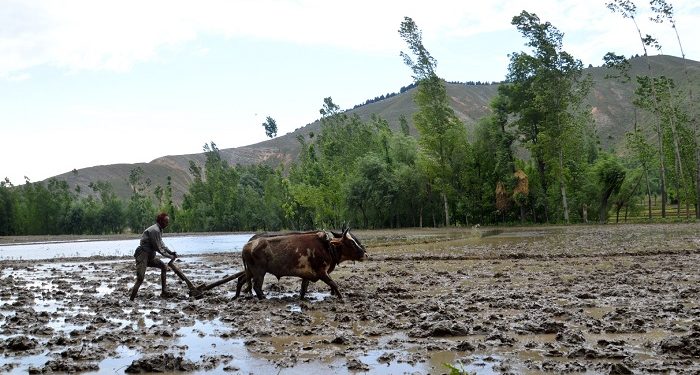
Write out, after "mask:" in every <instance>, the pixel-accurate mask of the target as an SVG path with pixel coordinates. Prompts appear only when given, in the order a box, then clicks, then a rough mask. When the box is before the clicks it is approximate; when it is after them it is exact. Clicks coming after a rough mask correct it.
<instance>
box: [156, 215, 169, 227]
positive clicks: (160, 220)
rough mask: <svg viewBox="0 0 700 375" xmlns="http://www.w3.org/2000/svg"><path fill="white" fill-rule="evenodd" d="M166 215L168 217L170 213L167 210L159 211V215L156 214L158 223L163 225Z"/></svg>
mask: <svg viewBox="0 0 700 375" xmlns="http://www.w3.org/2000/svg"><path fill="white" fill-rule="evenodd" d="M166 217H168V214H166V213H165V212H161V213H159V214H158V216H156V223H158V225H160V226H161V227H162V226H163V222H164V221H165V218H166Z"/></svg>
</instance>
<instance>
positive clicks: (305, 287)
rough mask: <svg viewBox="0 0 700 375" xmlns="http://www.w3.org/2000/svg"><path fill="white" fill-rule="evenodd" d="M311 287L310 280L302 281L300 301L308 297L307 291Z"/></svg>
mask: <svg viewBox="0 0 700 375" xmlns="http://www.w3.org/2000/svg"><path fill="white" fill-rule="evenodd" d="M308 287H309V280H307V279H301V291H300V292H299V299H304V296H305V295H306V289H307V288H308Z"/></svg>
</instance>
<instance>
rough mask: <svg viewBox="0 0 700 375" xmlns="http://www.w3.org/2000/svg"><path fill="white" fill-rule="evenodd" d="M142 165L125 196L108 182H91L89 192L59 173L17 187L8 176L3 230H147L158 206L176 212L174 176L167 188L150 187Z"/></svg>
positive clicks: (1, 196)
mask: <svg viewBox="0 0 700 375" xmlns="http://www.w3.org/2000/svg"><path fill="white" fill-rule="evenodd" d="M143 175H144V172H143V169H141V168H140V167H139V168H135V169H133V170H132V171H131V173H130V175H129V183H130V184H131V186H132V188H133V194H132V196H131V197H130V198H129V200H127V201H125V200H123V199H121V198H119V197H117V195H116V194H115V193H114V190H113V189H112V186H111V185H110V184H108V183H106V182H103V181H98V182H96V183H90V185H89V187H90V189H91V191H90V192H89V194H87V195H86V196H85V195H83V194H81V191H80V188H79V187H78V188H76V189H75V190H71V189H70V187H69V186H68V183H67V182H66V181H60V180H57V179H55V178H51V179H49V180H48V181H47V182H46V184H43V183H30V182H29V181H27V182H26V183H25V184H24V185H22V186H17V187H14V186H12V183H11V182H10V181H9V179H7V178H6V179H5V180H4V181H2V182H0V235H1V236H7V235H32V234H112V233H122V232H124V231H125V230H126V229H132V230H135V231H139V230H142V229H143V228H145V227H146V226H147V225H150V224H152V223H153V220H154V219H155V216H156V214H157V212H158V211H166V212H176V209H175V207H174V205H173V202H172V185H171V179H170V177H168V182H167V185H166V187H165V188H163V187H160V186H156V187H155V188H154V189H150V181H148V180H147V179H144V178H143Z"/></svg>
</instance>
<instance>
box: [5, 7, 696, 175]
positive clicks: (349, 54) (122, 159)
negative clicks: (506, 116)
mask: <svg viewBox="0 0 700 375" xmlns="http://www.w3.org/2000/svg"><path fill="white" fill-rule="evenodd" d="M669 2H670V3H671V4H673V6H674V8H675V12H676V21H677V24H678V29H679V33H680V37H681V40H682V41H683V43H684V45H683V47H684V50H685V53H686V56H687V57H688V58H690V59H694V60H699V59H700V45H699V44H698V43H696V42H695V41H694V40H692V39H693V38H692V37H694V36H696V35H700V26H698V25H700V4H698V3H697V1H691V0H684V1H669ZM637 5H638V7H639V14H638V22H639V24H640V27H641V29H642V32H643V33H650V34H652V35H654V36H655V37H657V38H658V39H659V40H660V41H661V44H662V45H663V47H664V49H663V51H662V52H663V53H666V54H671V55H677V56H679V55H680V50H679V48H678V44H677V41H676V39H675V34H673V31H672V29H671V28H670V27H669V26H668V25H666V24H664V25H657V24H652V23H650V22H649V21H648V20H647V16H648V14H645V13H646V12H647V8H648V5H647V3H642V2H638V4H637ZM522 10H528V11H530V12H534V13H536V14H537V15H538V16H539V17H540V18H541V19H542V20H543V21H549V22H551V23H552V24H553V25H554V26H556V27H557V28H558V29H559V30H561V31H562V32H564V33H565V36H564V49H565V50H567V51H568V52H570V53H572V54H573V55H574V56H575V57H576V58H578V59H580V60H582V61H583V63H584V64H586V65H588V64H593V65H600V64H601V63H602V56H603V55H604V54H605V53H606V52H608V51H616V52H617V53H622V54H625V55H632V54H636V53H640V54H641V53H642V51H641V46H640V44H639V42H638V37H637V35H636V30H635V29H634V25H633V24H632V22H631V21H630V20H625V19H622V18H621V17H620V16H619V15H614V14H611V13H610V11H608V10H607V9H606V7H605V1H598V0H593V1H575V0H557V1H555V0H526V1H516V0H494V1H484V2H471V1H444V0H433V1H412V0H406V1H376V0H372V1H370V0H355V1H330V0H327V1H320V0H297V1H271V0H256V1H240V0H232V1H224V0H216V1H197V2H187V1H165V0H154V1H132V0H122V1H97V0H80V1H74V0H63V1H31V0H23V1H14V0H0V134H1V135H0V178H3V177H9V178H10V179H11V181H12V182H13V183H15V184H20V183H23V182H24V176H27V177H29V178H30V179H31V180H32V181H39V180H43V179H45V178H48V177H51V176H54V175H57V174H61V173H64V172H68V171H70V170H72V169H73V168H77V169H80V168H85V167H90V166H93V165H102V164H114V163H136V162H148V161H151V160H153V159H155V158H157V157H160V156H164V155H176V154H189V153H197V152H200V151H201V150H202V145H203V144H204V143H206V142H209V141H214V142H216V143H217V145H218V146H219V147H220V148H229V147H238V146H244V145H249V144H254V143H257V142H261V141H264V140H265V139H266V137H265V132H264V129H263V127H262V125H261V124H262V123H263V121H265V118H266V117H267V116H271V117H273V118H274V119H275V120H276V121H277V124H278V127H279V135H282V134H285V133H287V132H290V131H293V130H294V129H296V128H299V127H301V126H304V125H305V124H307V123H310V122H312V121H314V120H315V119H317V118H318V117H319V112H318V111H319V109H320V108H321V106H322V103H323V98H325V97H328V96H330V97H332V98H333V101H334V102H335V103H336V104H338V105H340V107H341V108H343V109H347V108H352V107H353V106H354V105H356V104H360V103H362V102H364V101H365V100H366V99H369V98H373V97H375V96H378V95H382V94H385V93H388V92H397V91H398V90H399V89H400V87H401V86H405V85H407V84H409V83H411V72H410V70H409V69H408V68H407V67H406V66H405V65H404V64H403V61H402V59H401V58H400V56H399V52H400V51H402V50H407V49H406V46H405V44H404V42H403V41H402V40H401V39H400V37H399V35H398V32H397V30H398V28H399V25H400V23H401V21H402V20H403V17H404V16H410V17H412V18H413V19H414V20H415V21H416V23H417V24H418V26H419V27H420V28H421V29H422V30H423V42H424V45H425V46H426V47H427V48H428V50H429V51H430V52H431V54H432V55H433V56H434V57H435V58H436V59H437V61H438V66H437V72H438V74H439V75H440V76H441V77H443V78H445V79H447V80H456V81H468V80H481V81H500V80H502V79H503V78H504V77H505V74H506V72H507V66H508V54H509V53H512V52H515V51H522V50H526V47H525V46H524V42H525V41H524V39H522V37H521V36H520V35H519V33H518V32H517V30H515V27H513V26H512V25H511V24H510V20H511V18H512V17H513V16H514V15H517V14H519V13H520V11H522Z"/></svg>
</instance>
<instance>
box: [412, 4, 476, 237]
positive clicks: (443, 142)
mask: <svg viewBox="0 0 700 375" xmlns="http://www.w3.org/2000/svg"><path fill="white" fill-rule="evenodd" d="M399 35H401V38H403V39H404V41H406V44H407V45H408V48H409V50H410V51H411V52H410V53H411V54H410V55H409V54H408V53H405V52H403V51H402V52H401V57H403V59H404V63H405V64H406V65H407V66H408V67H409V68H411V70H412V71H413V79H414V80H415V81H416V83H417V84H418V90H417V93H416V96H415V98H414V100H415V102H416V105H417V106H418V111H417V112H416V113H415V114H414V116H413V121H414V123H415V126H416V129H418V132H419V135H420V138H419V146H420V160H421V165H423V166H424V168H426V171H427V172H428V173H427V175H428V176H430V178H431V180H432V183H433V184H434V186H435V187H436V188H437V190H438V191H439V192H440V194H441V196H442V201H443V209H444V214H445V225H450V210H449V203H448V195H449V194H450V193H452V192H453V190H454V188H453V185H452V183H453V181H454V180H455V176H456V175H457V173H458V169H457V168H458V167H459V164H463V163H461V162H462V161H461V160H458V158H459V157H460V156H459V155H463V154H464V153H462V152H460V150H459V149H460V148H465V147H466V145H467V137H466V129H465V127H464V124H463V123H462V122H461V121H460V120H459V119H458V118H457V116H456V115H455V113H454V110H453V109H452V107H450V104H449V101H448V97H447V89H446V87H445V83H444V81H443V80H442V79H441V78H440V77H438V75H437V73H435V67H436V66H437V61H436V60H435V59H434V58H433V57H432V56H431V55H430V53H429V52H428V50H427V49H426V48H425V46H423V36H422V32H421V31H420V29H418V26H416V23H415V22H414V21H413V19H411V18H410V17H404V21H403V22H402V23H401V27H400V29H399ZM411 55H413V57H411ZM414 59H415V60H414Z"/></svg>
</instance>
